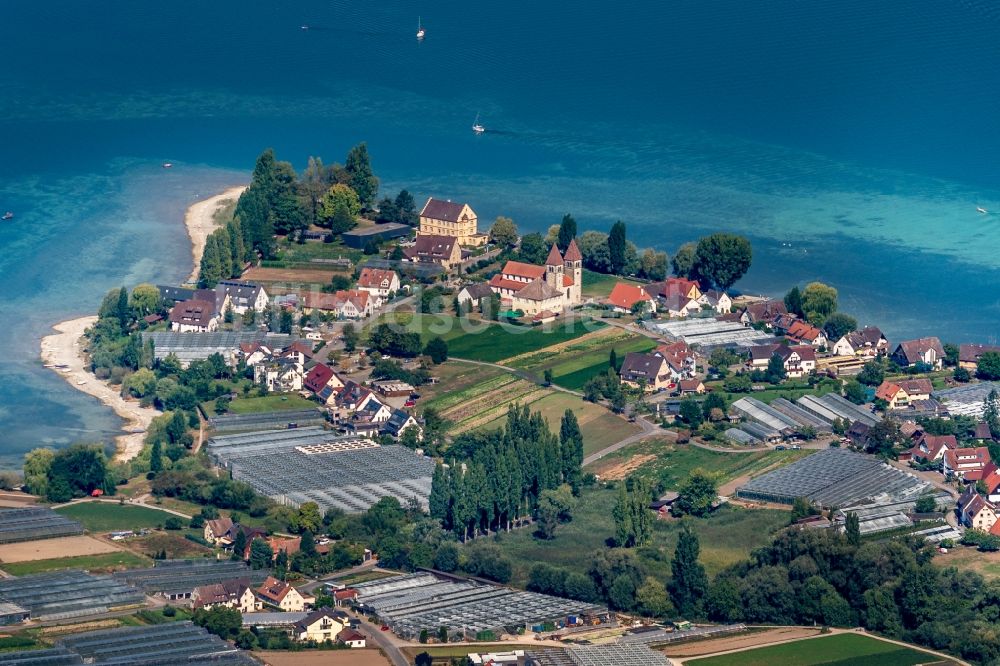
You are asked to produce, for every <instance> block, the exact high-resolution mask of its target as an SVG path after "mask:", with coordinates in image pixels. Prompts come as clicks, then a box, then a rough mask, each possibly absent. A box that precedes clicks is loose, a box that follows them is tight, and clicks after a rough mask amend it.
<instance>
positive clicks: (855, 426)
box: [845, 421, 871, 448]
mask: <svg viewBox="0 0 1000 666" xmlns="http://www.w3.org/2000/svg"><path fill="white" fill-rule="evenodd" d="M869 430H871V426H870V425H868V424H867V423H864V422H863V421H855V422H854V423H852V424H851V427H850V428H848V429H847V432H846V433H845V435H846V436H847V438H848V439H849V440H851V445H852V446H856V447H858V448H864V447H865V446H866V445H867V444H868V431H869Z"/></svg>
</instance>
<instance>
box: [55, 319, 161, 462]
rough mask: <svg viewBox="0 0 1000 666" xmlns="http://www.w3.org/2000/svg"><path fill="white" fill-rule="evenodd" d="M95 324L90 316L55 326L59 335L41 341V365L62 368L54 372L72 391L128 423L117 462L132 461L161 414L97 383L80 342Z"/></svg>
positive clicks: (118, 445) (121, 436)
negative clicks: (98, 403) (97, 403)
mask: <svg viewBox="0 0 1000 666" xmlns="http://www.w3.org/2000/svg"><path fill="white" fill-rule="evenodd" d="M96 321H97V317H96V316H93V315H91V316H89V317H80V318H79V319H71V320H69V321H64V322H60V323H58V324H56V325H55V326H53V328H54V329H55V330H56V331H58V333H54V334H52V335H47V336H45V337H44V338H42V362H44V363H45V364H46V365H55V366H62V367H57V368H53V371H54V372H57V373H59V375H60V376H62V378H63V379H65V380H66V381H67V382H69V383H70V385H71V386H72V387H73V388H75V389H77V390H78V391H83V392H84V393H86V394H87V395H92V396H94V397H95V398H97V399H98V400H100V401H101V402H102V403H104V404H105V405H107V406H108V407H110V408H111V409H113V410H115V413H116V414H118V416H120V417H122V418H123V419H125V425H124V426H123V427H122V430H124V431H125V432H126V434H123V435H119V436H118V437H116V438H115V443H116V444H117V447H118V450H117V452H116V454H115V459H116V460H122V461H124V460H131V459H132V458H134V457H136V456H137V455H139V452H140V451H142V440H143V438H144V437H145V435H146V429H147V428H148V427H149V423H150V421H152V420H153V417H154V416H158V415H159V414H160V411H159V410H157V409H154V408H152V407H140V406H139V401H138V400H125V399H123V398H122V397H121V395H120V394H119V392H118V388H117V387H114V386H111V385H110V384H108V383H107V382H103V381H101V380H99V379H97V377H95V376H94V375H93V373H91V372H90V371H89V370H88V369H87V367H86V364H85V361H84V358H83V348H82V346H81V345H80V338H81V337H82V336H83V332H84V331H86V330H87V328H88V327H90V326H92V325H93V324H94V322H96Z"/></svg>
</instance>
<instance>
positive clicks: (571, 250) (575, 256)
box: [563, 238, 583, 261]
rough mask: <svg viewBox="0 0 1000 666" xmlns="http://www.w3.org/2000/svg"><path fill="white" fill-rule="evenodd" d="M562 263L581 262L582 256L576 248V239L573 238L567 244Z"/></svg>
mask: <svg viewBox="0 0 1000 666" xmlns="http://www.w3.org/2000/svg"><path fill="white" fill-rule="evenodd" d="M563 260H564V261H583V255H582V254H580V248H578V247H577V246H576V239H575V238H574V239H573V240H571V241H570V242H569V246H568V247H567V248H566V254H565V255H563Z"/></svg>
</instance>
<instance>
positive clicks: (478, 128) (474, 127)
mask: <svg viewBox="0 0 1000 666" xmlns="http://www.w3.org/2000/svg"><path fill="white" fill-rule="evenodd" d="M472 131H473V132H475V133H476V134H482V133H483V132H485V131H486V128H485V127H483V126H482V124H480V122H479V114H478V113H477V114H476V121H475V122H474V123H472Z"/></svg>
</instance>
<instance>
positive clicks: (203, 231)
mask: <svg viewBox="0 0 1000 666" xmlns="http://www.w3.org/2000/svg"><path fill="white" fill-rule="evenodd" d="M246 189H247V186H246V185H240V186H239V187H231V188H229V189H228V190H226V191H225V192H222V193H221V194H216V195H215V196H214V197H209V198H208V199H203V200H202V201H199V202H197V203H195V204H192V205H191V207H190V208H188V209H187V213H186V214H185V215H184V226H186V227H187V232H188V236H190V237H191V258H192V260H193V261H194V266H193V268H192V269H191V275H190V276H189V277H188V282H189V283H194V282H196V281H197V280H198V265H199V264H200V263H201V253H202V252H204V251H205V240H206V239H207V238H208V236H209V234H211V233H212V232H213V231H215V229H216V224H215V219H214V217H213V216H214V215H215V212H216V211H217V210H219V209H220V208H222V207H223V206H225V205H226V204H227V203H229V202H230V201H235V200H236V199H239V198H240V195H241V194H243V191H244V190H246Z"/></svg>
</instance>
